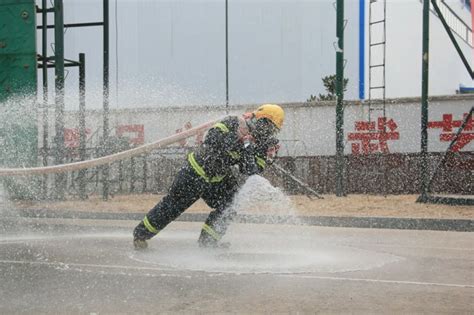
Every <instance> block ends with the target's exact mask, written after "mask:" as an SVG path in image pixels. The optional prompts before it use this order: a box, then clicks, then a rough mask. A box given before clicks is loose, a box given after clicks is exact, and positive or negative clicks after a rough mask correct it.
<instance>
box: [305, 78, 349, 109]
mask: <svg viewBox="0 0 474 315" xmlns="http://www.w3.org/2000/svg"><path fill="white" fill-rule="evenodd" d="M321 80H323V85H324V88H325V89H326V92H327V94H319V96H316V95H313V94H311V95H310V97H309V98H308V99H307V100H306V101H307V102H314V101H333V100H335V99H336V75H335V74H333V75H327V76H325V77H323V78H322V79H321ZM348 83H349V79H344V82H343V88H344V92H345V91H346V90H347V84H348Z"/></svg>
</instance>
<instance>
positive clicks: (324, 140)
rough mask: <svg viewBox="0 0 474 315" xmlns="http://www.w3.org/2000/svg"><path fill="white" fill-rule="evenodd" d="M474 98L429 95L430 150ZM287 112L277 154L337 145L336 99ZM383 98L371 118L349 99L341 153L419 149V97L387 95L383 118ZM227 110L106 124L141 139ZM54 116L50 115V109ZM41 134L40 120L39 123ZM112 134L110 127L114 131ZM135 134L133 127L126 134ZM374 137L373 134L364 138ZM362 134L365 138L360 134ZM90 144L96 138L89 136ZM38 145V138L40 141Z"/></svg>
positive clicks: (242, 108) (120, 118) (467, 136)
mask: <svg viewBox="0 0 474 315" xmlns="http://www.w3.org/2000/svg"><path fill="white" fill-rule="evenodd" d="M473 104H474V96H470V95H464V96H461V95H460V96H447V97H436V98H433V99H431V101H430V104H429V122H430V126H429V129H428V134H429V139H428V143H429V151H430V152H444V151H445V150H446V149H447V147H448V145H449V141H448V140H449V139H450V138H451V137H452V136H453V134H454V133H455V132H456V130H457V128H458V127H459V125H460V123H461V121H462V119H463V115H465V114H467V113H468V112H469V110H470V108H471V106H473ZM257 106H258V105H239V106H231V108H230V114H231V115H241V114H242V113H244V112H246V111H249V110H253V109H255V108H256V107H257ZM282 106H283V107H284V109H285V112H286V119H285V125H284V127H283V130H282V131H281V133H280V135H279V138H280V140H281V143H282V148H281V151H280V156H330V155H334V154H335V152H336V149H335V142H336V140H335V119H336V118H335V117H336V115H335V104H334V103H333V102H319V103H313V104H308V103H289V104H282ZM381 106H382V105H381V104H380V103H379V104H375V105H373V108H374V109H375V110H373V111H371V115H370V116H371V117H370V122H369V107H368V105H367V104H365V103H360V102H351V101H348V102H347V105H346V107H345V115H344V132H345V136H344V137H345V139H346V141H345V144H346V145H345V153H346V154H362V153H416V152H419V151H420V134H421V131H420V129H421V127H420V121H421V117H420V115H421V114H420V113H421V108H420V100H419V99H395V100H387V101H386V112H385V113H386V117H387V118H386V120H385V121H383V120H382V119H383V118H382V117H383V112H382V111H381V110H379V109H380V108H381ZM225 114H226V111H225V108H224V107H222V106H215V107H199V106H196V107H192V108H191V107H170V108H143V109H133V110H132V109H129V110H128V109H122V110H112V111H111V114H110V124H111V126H112V127H118V128H120V127H119V126H124V125H125V126H126V125H142V126H143V131H144V135H143V136H144V138H143V141H144V142H145V143H147V142H151V141H155V140H157V139H161V138H164V137H166V136H169V135H171V134H174V133H175V132H177V130H180V129H181V130H182V129H185V128H189V127H190V126H197V125H199V124H201V123H204V122H206V121H209V120H211V119H215V118H218V117H221V116H224V115H225ZM50 117H54V115H50ZM102 121H103V118H102V113H101V112H100V111H88V112H87V121H86V125H87V128H88V129H90V131H91V133H90V135H93V134H94V132H96V133H95V135H96V137H97V135H100V134H101V132H102V129H101V128H102V127H101V126H102ZM77 125H78V119H77V112H67V114H66V127H67V128H77ZM382 125H385V129H386V132H387V134H386V139H384V136H383V135H381V131H382V129H383V126H382ZM53 126H54V121H53V120H51V121H50V135H51V138H52V136H53V135H54V130H53ZM39 128H40V131H39V132H40V134H42V130H41V128H42V124H41V123H39ZM112 134H114V131H112ZM125 135H126V136H128V137H131V138H134V137H137V134H136V132H133V131H132V132H129V133H128V134H127V133H126V134H125ZM370 137H372V138H373V139H376V138H377V139H378V140H377V139H376V140H367V139H368V138H370ZM462 137H463V141H464V142H463V144H462V145H461V144H460V146H459V147H458V148H457V151H460V152H472V151H474V141H471V140H472V139H473V126H472V122H471V124H470V129H469V130H466V132H464V133H463V136H462ZM363 139H365V140H363ZM195 140H196V139H191V140H190V141H188V142H187V143H186V144H183V145H193V144H194V143H195ZM89 143H90V144H91V145H93V144H94V139H92V141H90V142H89ZM39 145H40V146H41V145H42V144H41V143H40V144H39Z"/></svg>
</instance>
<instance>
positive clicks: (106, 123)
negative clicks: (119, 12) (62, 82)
mask: <svg viewBox="0 0 474 315" xmlns="http://www.w3.org/2000/svg"><path fill="white" fill-rule="evenodd" d="M103 14H104V28H103V31H104V34H103V40H104V69H103V70H104V71H103V75H104V81H103V84H104V85H103V95H104V125H103V141H104V146H105V152H106V154H108V153H109V144H108V142H109V0H104V8H103ZM102 175H103V183H102V185H103V190H102V198H103V199H104V200H107V199H108V198H109V167H108V166H107V165H105V166H104V168H103V172H102Z"/></svg>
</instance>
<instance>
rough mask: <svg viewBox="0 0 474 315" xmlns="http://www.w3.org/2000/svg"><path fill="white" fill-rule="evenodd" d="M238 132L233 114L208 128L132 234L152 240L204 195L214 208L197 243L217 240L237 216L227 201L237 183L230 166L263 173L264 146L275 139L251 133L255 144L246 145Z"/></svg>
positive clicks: (209, 204) (208, 203)
mask: <svg viewBox="0 0 474 315" xmlns="http://www.w3.org/2000/svg"><path fill="white" fill-rule="evenodd" d="M238 131H239V118H238V117H234V116H231V117H228V118H226V119H225V120H223V121H221V122H219V123H217V124H216V125H214V127H212V128H211V129H210V130H209V131H208V133H207V135H206V138H205V140H204V143H203V144H202V145H201V146H200V147H199V148H198V149H197V150H196V151H195V152H192V153H190V154H189V155H188V156H187V162H186V164H185V165H184V166H183V167H182V168H181V169H180V171H179V172H178V174H177V176H176V178H175V179H174V181H173V183H172V185H171V187H170V189H169V192H168V194H167V195H166V196H165V197H164V198H163V199H162V200H161V201H160V202H159V203H158V204H157V205H156V206H155V207H153V208H152V209H151V210H150V211H149V212H148V214H147V215H146V216H145V218H144V219H143V221H142V222H140V224H139V225H138V226H137V227H136V228H135V230H134V238H135V239H139V240H147V239H150V238H151V237H153V236H154V235H156V234H157V233H158V232H159V231H160V230H162V229H163V228H164V227H165V226H166V225H168V224H169V223H170V222H172V221H173V220H175V219H176V218H177V217H178V216H179V215H180V214H181V213H183V212H184V211H185V210H186V209H187V208H189V207H190V206H191V205H192V204H193V203H194V202H195V201H197V200H198V199H199V198H202V199H204V201H205V202H206V204H207V205H208V206H209V207H211V208H212V209H213V211H212V212H211V213H210V214H209V216H208V218H207V220H206V222H205V224H204V226H203V228H202V231H201V235H200V238H199V243H200V245H203V246H214V245H217V243H218V241H219V240H220V239H221V237H222V236H223V235H224V234H225V232H226V230H227V227H228V225H229V223H230V220H231V219H232V217H233V216H234V215H235V211H234V210H233V209H231V207H230V205H231V203H232V200H233V197H234V195H235V193H236V192H237V190H238V184H237V180H236V178H235V176H234V175H233V174H232V169H231V167H232V166H233V165H239V169H240V171H241V172H242V173H244V174H247V175H252V174H256V173H260V172H262V171H263V170H264V168H265V166H266V153H267V150H268V146H269V145H271V144H275V141H277V140H275V139H271V141H269V139H268V138H266V137H264V136H259V137H256V138H255V144H253V145H252V146H249V147H246V145H245V144H244V143H243V142H242V139H239V132H238ZM254 136H255V135H254ZM257 136H258V134H257Z"/></svg>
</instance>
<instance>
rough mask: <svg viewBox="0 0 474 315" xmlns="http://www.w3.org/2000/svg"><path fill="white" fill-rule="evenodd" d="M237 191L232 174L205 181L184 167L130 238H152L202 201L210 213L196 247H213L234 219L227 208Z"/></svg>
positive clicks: (230, 209)
mask: <svg viewBox="0 0 474 315" xmlns="http://www.w3.org/2000/svg"><path fill="white" fill-rule="evenodd" d="M237 190H238V183H237V180H236V179H235V177H233V176H232V175H227V176H226V177H224V178H223V179H222V180H221V181H219V182H208V181H206V180H205V179H204V178H203V177H201V176H199V175H198V174H197V173H196V172H195V170H194V169H193V168H192V167H191V166H190V165H189V164H186V165H185V166H183V167H182V168H181V169H180V171H179V172H178V174H177V176H176V177H175V179H174V181H173V183H172V185H171V187H170V188H169V191H168V194H167V195H166V196H165V197H163V199H162V200H161V201H160V202H159V203H158V204H156V205H155V206H154V207H153V208H152V209H151V210H150V211H149V212H148V213H147V215H146V216H145V218H144V219H143V221H142V222H140V224H138V226H137V227H136V228H135V230H134V232H133V235H134V238H135V239H141V240H147V239H150V238H152V237H153V236H155V235H156V234H157V233H158V232H159V231H160V230H162V229H163V228H165V227H166V226H167V225H168V224H169V223H170V222H172V221H173V220H175V219H176V218H177V217H178V216H180V215H181V214H182V213H183V212H184V211H185V210H186V209H188V208H189V207H190V206H191V205H192V204H193V203H194V202H196V201H197V200H198V199H199V198H202V199H203V200H204V201H205V202H206V204H207V205H208V206H209V207H210V208H212V209H213V210H212V211H211V213H210V214H209V216H208V218H207V220H206V222H205V223H204V225H203V228H202V230H201V235H200V237H199V244H200V245H202V246H216V245H217V243H218V242H219V240H220V239H221V238H222V236H223V235H224V234H225V232H226V230H227V227H228V226H229V223H230V221H231V220H232V218H233V217H234V216H235V210H234V209H232V207H230V206H231V204H232V200H233V198H234V196H235V194H236V192H237Z"/></svg>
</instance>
